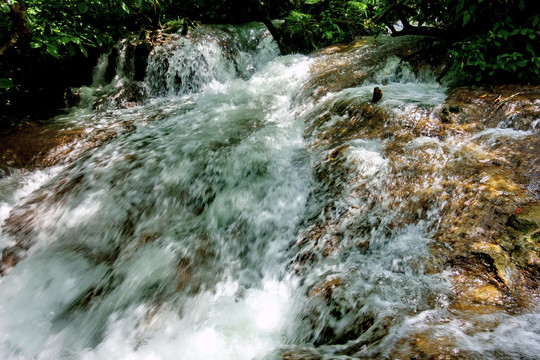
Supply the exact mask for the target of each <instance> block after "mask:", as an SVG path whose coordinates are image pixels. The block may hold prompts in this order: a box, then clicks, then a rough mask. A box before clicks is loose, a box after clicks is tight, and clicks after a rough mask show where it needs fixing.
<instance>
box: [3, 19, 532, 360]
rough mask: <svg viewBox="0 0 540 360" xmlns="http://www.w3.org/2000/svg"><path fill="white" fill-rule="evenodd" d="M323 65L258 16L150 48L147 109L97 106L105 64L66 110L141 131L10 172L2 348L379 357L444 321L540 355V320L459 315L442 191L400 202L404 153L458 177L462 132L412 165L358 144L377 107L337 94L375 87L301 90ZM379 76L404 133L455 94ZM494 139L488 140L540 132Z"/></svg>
mask: <svg viewBox="0 0 540 360" xmlns="http://www.w3.org/2000/svg"><path fill="white" fill-rule="evenodd" d="M105 60H106V59H105V58H104V59H102V62H101V66H106V61H105ZM314 61H315V60H314V58H313V57H307V56H301V55H291V56H283V57H278V56H277V47H276V45H275V44H274V43H273V42H272V41H271V39H270V38H269V37H268V35H267V34H266V33H265V32H264V31H263V29H262V28H259V27H256V28H253V27H247V26H246V27H240V28H233V27H219V28H206V27H201V28H199V30H197V31H196V32H195V33H193V35H192V37H191V39H186V38H179V39H177V40H176V41H169V42H167V43H166V44H165V45H163V46H162V47H158V48H156V49H154V51H153V52H152V54H151V56H150V60H149V65H148V69H147V75H146V79H145V81H144V84H143V85H144V87H145V91H146V92H147V94H148V95H149V98H148V99H147V100H146V101H145V102H144V104H143V105H140V106H136V107H131V108H128V109H122V108H118V109H116V108H115V105H116V103H115V102H110V103H108V102H101V104H105V105H104V106H102V107H101V110H91V109H90V106H89V104H91V103H92V102H95V101H96V99H98V98H99V97H100V96H103V94H110V93H112V92H114V91H116V90H117V89H120V88H122V86H124V84H125V82H126V81H127V80H126V79H125V76H126V70H125V69H124V68H122V67H120V68H119V69H118V73H117V76H116V78H115V79H113V81H112V82H111V83H110V84H104V83H103V80H102V79H101V80H100V79H99V76H103V73H104V72H103V69H101V71H99V70H100V69H98V71H97V77H98V79H97V80H96V81H95V83H94V87H93V88H87V89H82V93H83V104H88V106H87V107H86V108H84V107H83V108H80V109H74V110H73V111H72V112H71V113H70V114H69V115H67V116H65V117H63V118H59V119H58V121H59V122H63V123H65V124H66V126H69V124H75V123H77V124H80V123H81V122H84V124H85V126H86V127H87V130H86V131H87V133H92V132H93V131H97V130H98V129H101V128H105V127H109V128H110V127H111V126H112V124H125V123H129V126H130V128H132V131H120V130H119V131H118V134H117V136H116V137H115V138H114V139H112V140H110V141H108V142H105V143H104V144H103V145H101V146H100V147H98V148H96V149H93V150H89V151H87V152H85V153H84V155H82V156H81V157H79V158H78V159H77V160H76V161H74V162H73V163H71V164H68V165H60V166H56V167H53V168H49V169H46V170H40V171H36V172H32V173H26V174H22V175H21V174H15V175H12V176H10V177H6V178H3V179H0V185H1V190H0V225H1V224H3V227H2V228H1V229H2V230H1V232H0V247H1V248H5V249H14V250H12V251H13V252H15V253H16V254H17V256H18V258H20V259H21V260H20V262H19V263H18V264H17V265H16V266H15V267H13V268H12V269H10V270H9V272H8V273H7V274H6V275H5V276H4V277H3V278H1V280H0V319H1V321H0V357H1V358H3V359H281V358H286V359H301V358H305V359H318V358H325V359H338V358H343V359H349V358H351V359H352V358H381V357H391V354H392V350H393V349H394V348H395V347H396V346H397V345H396V344H400V341H403V339H406V338H407V336H408V335H407V334H408V333H409V332H411V331H412V330H415V331H421V330H424V329H428V330H429V331H430V332H432V336H435V337H444V336H453V337H457V338H458V340H457V341H456V342H455V343H453V344H452V345H451V346H457V349H465V350H467V351H468V353H467V354H474V356H476V357H479V358H482V357H483V356H486V357H488V358H490V357H494V358H498V357H499V356H500V357H501V358H510V357H513V356H517V357H524V358H534V357H535V356H536V355H537V352H535V351H536V350H538V349H539V348H540V335H539V334H538V329H537V325H535V324H536V320H535V318H536V317H537V316H536V315H523V316H521V317H509V318H508V319H506V318H502V319H499V320H498V321H497V323H498V324H500V325H498V327H496V328H495V329H486V331H474V332H469V331H468V330H467V327H468V326H470V325H467V324H465V323H463V322H462V320H459V319H455V318H454V317H453V315H452V314H451V313H448V310H447V306H448V302H449V300H448V289H449V280H448V273H447V272H445V271H432V270H430V269H432V268H433V266H431V265H430V264H432V262H433V258H432V254H431V252H430V246H431V242H432V238H433V234H434V232H435V231H436V229H437V225H438V224H439V222H440V221H441V218H440V212H441V209H443V208H444V206H445V204H446V202H445V200H444V198H442V197H441V198H440V199H438V200H437V201H433V202H431V203H429V204H424V205H422V206H420V205H418V204H417V203H418V202H419V201H420V200H418V201H417V202H416V203H414V201H413V203H414V204H417V205H418V206H419V207H418V208H414V209H413V208H408V209H404V208H403V207H401V206H402V205H400V204H405V203H407V204H409V203H410V202H411V201H412V200H411V198H407V199H401V198H400V196H401V195H400V193H399V192H398V191H397V189H395V188H394V187H395V186H399V185H396V184H399V182H396V181H398V180H396V179H399V178H402V179H403V178H406V176H407V175H406V172H407V166H409V165H407V164H406V162H407V161H411V162H412V161H413V159H428V160H429V161H431V162H432V163H433V165H432V166H433V167H434V168H437V167H438V168H439V169H442V168H444V167H445V166H446V164H447V163H448V162H449V161H451V160H452V159H449V158H448V153H449V150H448V149H449V148H452V147H460V146H462V145H461V144H462V140H460V139H452V140H449V141H446V142H445V141H443V140H438V139H437V138H433V137H427V136H423V137H422V136H420V137H418V138H416V139H413V140H411V141H410V142H407V145H406V146H404V147H403V150H402V151H401V152H400V155H399V156H401V157H400V158H399V159H398V160H396V159H395V158H392V157H391V156H389V153H390V150H389V149H388V148H389V146H390V145H389V143H388V141H387V140H385V137H384V136H382V137H380V138H372V137H369V136H368V137H366V138H363V139H357V138H356V139H352V138H351V139H346V138H345V137H346V136H347V131H350V130H348V129H349V128H353V127H354V126H355V124H353V122H354V121H361V119H362V118H369V116H368V115H366V113H363V115H362V116H363V117H362V116H361V117H360V118H355V117H354V114H351V113H348V112H346V111H341V110H340V106H341V105H340V104H344V103H351V102H354V101H366V99H369V98H370V95H371V91H372V89H373V86H374V85H373V83H370V82H369V81H368V82H367V83H366V84H365V85H364V86H360V87H355V88H351V89H346V90H343V91H340V92H336V93H328V94H327V95H325V96H324V97H323V98H321V99H320V100H317V101H311V100H310V99H305V98H303V97H302V96H299V94H300V92H301V91H302V88H303V87H304V86H305V84H306V83H307V82H308V80H309V78H310V76H312V75H311V73H310V69H311V68H312V65H313V62H314ZM100 74H101V75H100ZM375 80H376V81H383V80H384V81H385V82H387V85H386V86H385V87H384V94H385V95H384V96H385V97H384V99H383V101H382V102H381V105H380V109H382V110H384V111H388V118H389V119H394V120H395V121H394V122H395V123H399V124H400V125H401V126H405V127H406V126H412V125H411V124H407V123H406V121H404V120H403V119H402V116H403V114H413V115H411V116H410V117H409V118H408V119H409V121H411V122H412V121H417V120H418V118H420V117H425V116H424V115H422V114H424V113H429V111H431V110H432V109H434V108H436V107H437V106H439V105H440V104H441V103H442V102H444V99H445V97H446V89H445V88H444V87H442V86H440V85H439V84H438V83H435V82H434V81H428V80H424V81H419V80H418V79H417V78H416V77H415V76H414V75H413V74H411V73H410V71H409V69H408V68H407V67H401V65H400V64H399V61H398V62H397V63H396V61H395V59H389V60H388V63H387V66H386V67H384V69H383V70H382V71H381V72H379V73H378V74H377V76H376V78H375ZM111 98H112V96H111ZM372 109H373V108H372ZM370 111H378V110H370ZM414 114H416V115H414ZM359 116H360V115H359ZM415 116H416V117H415ZM428 117H429V116H428ZM351 118H352V119H357V120H354V121H353V120H350V119H351ZM344 119H345V120H344ZM358 119H360V120H358ZM415 119H416V120H415ZM323 120H324V121H323ZM344 121H346V122H347V124H349V125H343V124H344ZM388 126H390V125H388ZM133 129H134V130H133ZM306 129H307V130H306ZM336 129H337V130H336ZM497 131H503V130H497ZM497 131H492V132H490V131H486V132H484V133H481V134H478V135H477V138H478V139H486V140H485V141H487V142H489V141H491V140H490V139H493V138H495V137H497V136H508V137H515V138H518V137H520V136H530V133H529V132H525V131H523V132H518V131H513V130H504V131H506V133H502V132H497ZM336 132H338V135H339V134H343V135H339V136H343V137H344V140H343V141H342V143H341V144H342V145H343V147H342V148H336V146H335V143H333V142H332V141H330V140H329V139H330V138H331V136H335V134H334V133H336ZM473 140H474V139H473ZM467 141H468V140H467ZM421 156H423V157H421ZM396 161H397V162H398V163H399V164H401V165H396ZM400 166H401V167H400ZM396 169H397V170H396ZM398 170H399V171H402V173H400V172H399V171H398ZM396 174H398V175H396ZM399 174H402V175H399ZM441 182H442V178H441V177H440V176H437V174H436V173H435V174H434V175H433V176H426V177H425V178H422V179H419V180H418V182H417V184H416V185H415V186H417V189H418V193H419V194H420V192H421V191H423V190H425V189H428V188H429V189H437V188H438V187H440V186H442V185H440V184H441ZM409 185H410V184H409ZM418 196H419V198H420V197H421V195H418ZM412 197H414V196H412ZM413 200H414V199H413ZM407 204H406V205H403V206H409V205H407ZM411 206H412V205H411ZM17 244H19V245H20V244H23V245H22V246H17ZM460 321H461V322H460ZM516 334H518V335H519V337H516ZM523 344H528V346H529V349H526V348H522V347H521V346H522V345H523ZM531 347H532V348H533V349H536V350H530V348H531ZM457 351H458V350H456V353H457ZM451 352H452V351H450V353H451ZM486 354H487V355H486ZM497 354H499V355H497Z"/></svg>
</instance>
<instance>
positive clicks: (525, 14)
mask: <svg viewBox="0 0 540 360" xmlns="http://www.w3.org/2000/svg"><path fill="white" fill-rule="evenodd" d="M0 15H1V17H0V96H1V101H0V112H1V114H3V116H4V117H6V118H12V114H13V113H20V112H21V111H22V110H21V109H28V108H29V107H31V108H34V109H36V110H38V111H43V110H51V109H58V108H60V107H62V106H63V94H64V91H65V90H66V88H68V87H70V86H79V85H82V84H87V83H89V81H90V77H91V71H90V69H91V67H92V65H93V64H94V63H95V60H96V58H97V56H98V55H99V54H100V53H103V52H106V51H108V49H110V47H111V46H112V45H113V44H114V43H115V42H116V41H117V40H118V39H120V38H122V37H125V36H127V35H128V34H129V33H137V32H139V31H140V29H143V28H144V29H149V30H155V29H159V28H165V29H168V30H182V29H183V30H184V31H186V30H188V29H187V25H188V24H190V25H191V24H192V21H200V22H207V23H208V22H213V23H240V22H248V21H262V22H264V23H265V24H266V25H267V27H268V28H269V30H270V31H271V32H272V34H273V35H274V37H275V38H276V39H277V40H278V42H279V44H280V47H281V49H282V51H283V52H284V53H288V52H309V51H312V50H315V49H318V48H320V47H323V46H326V45H331V44H334V43H340V42H346V41H350V40H352V39H353V38H354V37H356V36H359V35H377V34H381V33H383V32H387V31H390V32H391V34H392V35H393V36H400V35H407V34H416V35H422V36H425V39H426V40H425V43H426V49H427V51H429V52H431V53H433V52H437V53H440V54H446V58H447V62H448V65H449V66H448V68H447V70H448V71H449V74H450V76H449V78H453V79H455V80H456V81H458V82H469V83H470V82H483V83H488V82H491V83H493V82H509V81H519V82H537V81H539V80H540V48H539V44H540V15H539V14H538V12H537V11H536V4H535V1H532V0H467V1H466V0H400V1H396V0H356V1H354V0H351V1H348V0H272V1H271V0H238V1H226V0H194V1H189V0H180V1H174V0H162V1H158V0H89V1H82V0H63V1H52V0H0ZM187 19H190V20H187ZM270 19H284V22H283V23H281V25H280V26H279V28H278V29H276V28H274V25H273V23H272V22H271V21H270ZM398 25H400V26H398ZM417 56H427V55H426V52H424V53H422V52H420V53H418V54H417ZM0 117H1V116H0ZM9 122H10V121H7V120H6V119H1V118H0V126H1V125H2V124H3V125H4V126H5V125H8V124H9Z"/></svg>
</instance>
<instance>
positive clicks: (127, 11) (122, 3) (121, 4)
mask: <svg viewBox="0 0 540 360" xmlns="http://www.w3.org/2000/svg"><path fill="white" fill-rule="evenodd" d="M120 7H121V8H122V10H124V11H125V12H126V13H128V14H129V13H130V11H129V7H128V6H127V5H126V3H125V2H123V1H120Z"/></svg>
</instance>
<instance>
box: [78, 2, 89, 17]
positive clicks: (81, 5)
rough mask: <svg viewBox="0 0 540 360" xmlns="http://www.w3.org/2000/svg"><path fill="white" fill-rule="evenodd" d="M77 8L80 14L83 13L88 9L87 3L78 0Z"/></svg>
mask: <svg viewBox="0 0 540 360" xmlns="http://www.w3.org/2000/svg"><path fill="white" fill-rule="evenodd" d="M77 8H78V9H79V12H80V13H81V14H84V13H85V12H87V11H88V5H86V3H85V2H80V3H78V4H77Z"/></svg>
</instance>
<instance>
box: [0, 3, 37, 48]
mask: <svg viewBox="0 0 540 360" xmlns="http://www.w3.org/2000/svg"><path fill="white" fill-rule="evenodd" d="M9 8H10V10H11V11H10V12H9V16H10V18H11V21H13V25H12V28H11V35H10V39H9V40H8V41H7V42H6V43H5V44H3V45H2V47H1V48H0V56H3V55H4V54H5V53H6V52H7V51H9V50H10V49H12V48H14V47H15V46H16V45H17V44H19V43H21V42H24V41H27V40H28V39H29V38H30V29H29V28H28V23H27V22H26V11H27V7H26V6H25V5H23V4H21V3H14V4H12V5H9Z"/></svg>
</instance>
